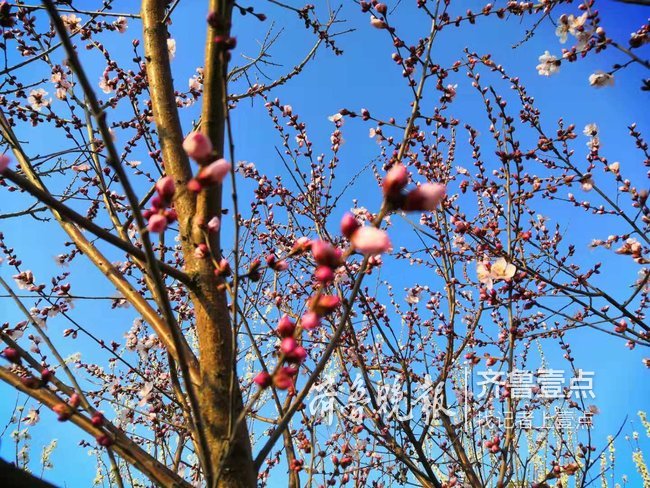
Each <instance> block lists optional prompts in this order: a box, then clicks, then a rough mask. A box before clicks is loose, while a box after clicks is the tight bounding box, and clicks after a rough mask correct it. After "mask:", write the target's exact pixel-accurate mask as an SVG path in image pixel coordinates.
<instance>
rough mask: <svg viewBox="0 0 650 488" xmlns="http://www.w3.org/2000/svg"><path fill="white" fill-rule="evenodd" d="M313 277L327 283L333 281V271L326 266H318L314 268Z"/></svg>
mask: <svg viewBox="0 0 650 488" xmlns="http://www.w3.org/2000/svg"><path fill="white" fill-rule="evenodd" d="M314 277H315V278H316V279H317V280H318V281H320V282H321V283H324V284H327V283H331V282H332V281H334V271H332V268H330V267H328V266H319V267H318V268H316V272H315V273H314Z"/></svg>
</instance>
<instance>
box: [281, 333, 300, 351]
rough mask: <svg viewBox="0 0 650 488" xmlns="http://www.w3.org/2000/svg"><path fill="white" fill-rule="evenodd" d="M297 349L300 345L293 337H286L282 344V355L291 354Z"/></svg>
mask: <svg viewBox="0 0 650 488" xmlns="http://www.w3.org/2000/svg"><path fill="white" fill-rule="evenodd" d="M296 347H298V343H297V342H296V340H295V339H294V338H293V337H285V338H284V339H282V342H281V343H280V351H281V352H282V354H291V353H292V352H293V350H294V349H295V348H296Z"/></svg>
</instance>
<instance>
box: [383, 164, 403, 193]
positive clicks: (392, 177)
mask: <svg viewBox="0 0 650 488" xmlns="http://www.w3.org/2000/svg"><path fill="white" fill-rule="evenodd" d="M408 182H409V173H408V170H407V169H406V166H404V165H403V164H401V163H398V164H396V165H394V166H393V167H392V168H391V169H389V170H388V173H386V178H384V182H383V183H382V188H383V190H384V195H385V196H386V197H388V198H394V197H396V196H399V194H400V192H401V191H402V190H403V189H404V187H405V186H406V185H407V184H408Z"/></svg>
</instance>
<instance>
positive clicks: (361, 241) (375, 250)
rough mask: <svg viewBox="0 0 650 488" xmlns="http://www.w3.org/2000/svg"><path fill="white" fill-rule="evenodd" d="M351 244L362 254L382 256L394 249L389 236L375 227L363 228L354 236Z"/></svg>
mask: <svg viewBox="0 0 650 488" xmlns="http://www.w3.org/2000/svg"><path fill="white" fill-rule="evenodd" d="M351 242H352V246H354V248H355V249H356V250H357V251H359V252H360V253H362V254H381V253H383V252H386V251H388V250H389V249H390V248H391V247H392V244H391V243H390V239H389V238H388V234H386V232H385V231H383V230H381V229H376V228H374V227H361V228H360V229H358V230H357V231H356V232H355V233H354V234H353V235H352V239H351Z"/></svg>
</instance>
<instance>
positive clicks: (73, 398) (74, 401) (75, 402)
mask: <svg viewBox="0 0 650 488" xmlns="http://www.w3.org/2000/svg"><path fill="white" fill-rule="evenodd" d="M80 403H81V397H80V396H79V395H78V394H77V393H73V394H72V395H70V399H69V400H68V405H70V406H71V407H72V408H77V407H78V406H79V404H80Z"/></svg>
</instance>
